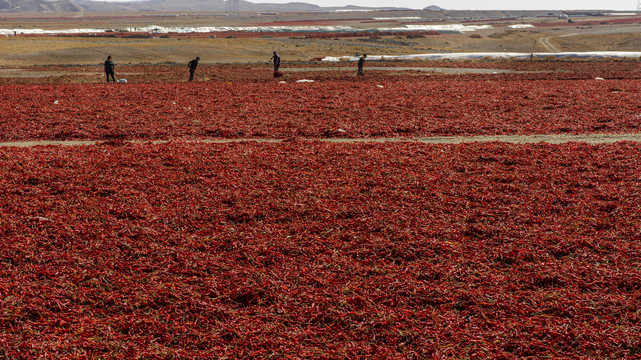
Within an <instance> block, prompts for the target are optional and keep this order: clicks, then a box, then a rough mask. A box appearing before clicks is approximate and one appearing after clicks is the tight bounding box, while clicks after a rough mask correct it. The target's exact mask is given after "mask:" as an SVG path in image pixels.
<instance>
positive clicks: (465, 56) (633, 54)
mask: <svg viewBox="0 0 641 360" xmlns="http://www.w3.org/2000/svg"><path fill="white" fill-rule="evenodd" d="M530 57H533V58H535V59H546V58H554V59H566V58H578V59H589V58H600V59H605V58H615V59H623V58H641V51H590V52H562V53H511V52H499V53H442V54H410V55H370V54H368V55H367V60H370V61H371V60H473V59H483V58H489V59H529V58H530ZM358 59H359V57H357V56H339V57H334V56H327V57H324V58H323V59H322V60H321V61H327V62H338V61H358Z"/></svg>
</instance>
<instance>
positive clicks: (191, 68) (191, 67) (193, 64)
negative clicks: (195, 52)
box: [187, 56, 200, 81]
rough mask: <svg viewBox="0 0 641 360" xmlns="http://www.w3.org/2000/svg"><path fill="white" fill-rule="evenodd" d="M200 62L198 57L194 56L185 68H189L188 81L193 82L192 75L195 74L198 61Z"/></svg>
mask: <svg viewBox="0 0 641 360" xmlns="http://www.w3.org/2000/svg"><path fill="white" fill-rule="evenodd" d="M199 60H200V56H196V58H195V59H194V60H192V61H190V62H189V63H188V64H187V66H189V81H193V80H194V73H195V72H196V68H197V67H198V61H199Z"/></svg>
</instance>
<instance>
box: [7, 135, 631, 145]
mask: <svg viewBox="0 0 641 360" xmlns="http://www.w3.org/2000/svg"><path fill="white" fill-rule="evenodd" d="M176 141H177V142H180V141H181V140H176ZM184 141H186V142H194V143H197V142H201V143H210V144H225V143H232V142H244V141H255V142H265V143H268V142H269V143H278V142H283V141H285V140H283V139H268V138H260V139H201V140H184ZM299 141H323V142H331V143H384V142H408V143H424V144H464V143H474V142H477V143H484V142H504V143H510V144H536V143H548V144H565V143H569V142H582V143H587V144H609V143H615V142H620V141H632V142H641V134H581V135H567V134H549V135H547V134H541V135H480V136H434V137H423V138H362V139H349V138H331V139H321V138H316V139H313V138H301V139H299ZM169 142H171V141H170V140H155V141H138V140H131V141H126V142H125V143H131V144H136V143H139V144H142V143H144V144H146V143H151V144H164V143H169ZM102 143H104V142H103V141H96V140H69V141H49V140H33V141H8V142H0V147H33V146H91V145H99V144H102Z"/></svg>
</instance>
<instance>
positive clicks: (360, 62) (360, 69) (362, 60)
mask: <svg viewBox="0 0 641 360" xmlns="http://www.w3.org/2000/svg"><path fill="white" fill-rule="evenodd" d="M366 57H367V55H366V54H363V56H361V57H360V59H358V73H356V76H363V65H365V58H366Z"/></svg>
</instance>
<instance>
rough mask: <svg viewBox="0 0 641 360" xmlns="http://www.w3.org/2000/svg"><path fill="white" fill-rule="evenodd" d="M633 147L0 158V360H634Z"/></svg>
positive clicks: (277, 147) (96, 152) (160, 149)
mask: <svg viewBox="0 0 641 360" xmlns="http://www.w3.org/2000/svg"><path fill="white" fill-rule="evenodd" d="M639 158H641V146H640V145H639V144H633V143H619V144H616V145H601V146H592V145H582V144H570V145H562V146H561V145H543V144H540V145H506V144H499V143H492V144H484V145H480V144H467V145H457V146H453V145H448V146H445V145H431V146H429V145H420V144H399V143H395V144H378V145H366V144H360V145H359V144H326V143H314V142H311V143H310V142H289V143H282V144H255V143H234V144H209V145H204V144H200V145H197V144H169V145H150V144H139V145H127V146H123V147H114V146H93V147H72V148H68V147H64V148H62V147H37V148H28V149H19V148H13V149H6V148H5V149H0V199H2V200H1V201H0V237H1V238H2V239H3V241H2V242H0V309H1V310H0V349H2V350H0V355H2V356H3V357H8V358H38V357H46V358H54V357H55V358H63V357H65V358H67V357H68V358H71V357H78V358H85V357H88V358H99V357H101V358H103V357H104V358H111V357H114V358H134V357H138V358H185V359H187V358H189V359H193V358H212V357H221V358H222V357H230V358H267V357H271V356H275V357H281V356H282V357H288V358H350V359H356V358H364V359H365V358H367V359H372V358H381V359H382V358H385V359H390V358H436V357H439V358H440V357H448V358H476V359H480V358H493V359H496V358H517V357H532V358H544V357H549V358H633V357H634V358H636V357H638V356H639V355H640V354H641V342H640V340H639V339H640V338H641V328H640V325H639V324H641V318H640V317H639V316H640V314H641V312H640V310H639V304H640V303H641V274H640V269H641V260H640V259H641V245H640V244H641V228H640V219H641V205H640V204H641V177H640V176H639V174H641V163H640V162H639V161H638V159H639Z"/></svg>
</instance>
